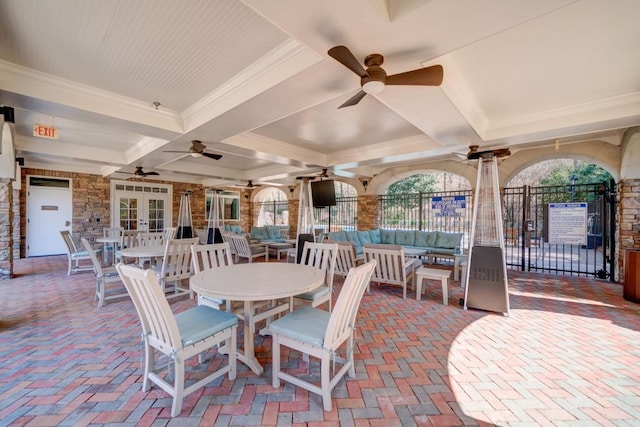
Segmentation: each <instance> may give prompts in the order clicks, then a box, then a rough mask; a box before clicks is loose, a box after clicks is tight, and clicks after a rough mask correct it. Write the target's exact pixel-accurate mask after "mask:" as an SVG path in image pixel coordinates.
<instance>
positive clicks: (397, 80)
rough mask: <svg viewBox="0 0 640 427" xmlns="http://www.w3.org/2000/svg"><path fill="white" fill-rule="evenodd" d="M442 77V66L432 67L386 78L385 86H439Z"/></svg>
mask: <svg viewBox="0 0 640 427" xmlns="http://www.w3.org/2000/svg"><path fill="white" fill-rule="evenodd" d="M443 75H444V72H443V70H442V65H434V66H432V67H427V68H419V69H417V70H413V71H407V72H405V73H398V74H393V75H391V76H387V85H415V86H440V84H441V83H442V77H443Z"/></svg>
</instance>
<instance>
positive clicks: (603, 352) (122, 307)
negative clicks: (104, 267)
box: [0, 256, 640, 426]
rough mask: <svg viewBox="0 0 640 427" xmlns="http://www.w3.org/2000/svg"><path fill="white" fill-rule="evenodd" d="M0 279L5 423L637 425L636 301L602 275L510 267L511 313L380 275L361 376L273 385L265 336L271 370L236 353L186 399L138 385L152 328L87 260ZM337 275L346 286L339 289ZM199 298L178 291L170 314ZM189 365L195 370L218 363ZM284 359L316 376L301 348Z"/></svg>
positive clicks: (639, 316) (56, 262)
mask: <svg viewBox="0 0 640 427" xmlns="http://www.w3.org/2000/svg"><path fill="white" fill-rule="evenodd" d="M15 273H16V276H17V277H16V278H15V279H12V280H8V281H1V282H0V366H1V371H0V425H28V426H48V425H74V426H75V425H154V426H164V425H175V426H190V425H206V426H210V425H217V426H225V425H242V426H251V425H261V426H269V425H271V426H272V425H282V426H289V425H291V426H302V425H308V426H321V425H326V426H335V425H342V426H367V425H371V426H414V425H443V426H444V425H501V426H502V425H504V426H520V425H523V426H525V425H526V426H534V425H558V426H564V425H567V426H569V425H572V426H584V425H612V426H613V425H616V426H618V425H629V426H630V425H636V426H637V425H640V305H639V304H634V303H631V302H628V301H625V300H624V299H622V297H621V294H622V287H621V285H619V284H614V283H610V282H606V281H600V280H594V279H587V278H576V277H567V276H545V275H539V274H527V273H515V272H510V273H509V274H510V279H509V285H510V290H509V294H510V302H511V314H510V316H509V317H507V316H504V315H502V314H496V313H489V312H482V311H477V310H466V311H465V310H462V309H461V307H460V306H459V305H458V300H459V299H460V298H461V297H463V292H462V290H461V289H460V288H459V287H458V284H459V283H458V282H452V284H451V287H450V293H449V304H448V305H446V306H445V305H443V304H442V297H441V290H440V284H439V282H437V283H436V281H428V280H426V281H425V287H426V292H425V294H424V296H423V297H422V301H416V300H415V294H412V293H411V292H409V295H408V297H407V299H406V300H403V299H402V298H401V290H400V288H398V287H396V288H393V287H388V286H377V285H373V286H372V287H371V293H370V294H365V296H364V298H363V301H362V306H361V309H360V312H359V317H358V326H359V327H358V332H357V348H356V359H357V360H356V363H357V366H356V374H357V377H356V378H355V379H347V380H346V381H345V380H343V381H341V382H340V383H339V384H338V385H337V387H336V389H335V390H334V392H333V399H334V405H333V407H334V409H333V411H332V412H330V413H329V412H324V411H323V410H322V402H321V399H320V398H319V396H316V395H314V394H309V393H307V392H306V391H304V390H301V389H299V388H296V387H293V386H292V385H289V384H286V385H284V386H282V387H281V388H280V389H273V388H272V387H271V370H270V368H271V365H270V362H271V359H270V357H271V355H270V353H271V352H270V346H271V340H270V338H269V337H264V338H263V337H257V338H256V352H257V354H258V358H259V360H260V361H261V362H262V363H263V364H264V365H265V368H266V369H265V373H264V374H263V375H261V376H256V375H254V374H253V373H252V372H251V371H249V370H248V369H247V368H246V366H244V365H243V364H241V363H239V364H238V378H237V379H236V380H235V381H233V382H231V381H229V380H228V379H226V378H225V379H220V380H218V381H217V382H215V383H213V384H210V385H209V386H207V387H204V388H202V389H200V390H199V391H197V392H195V393H194V394H192V395H190V396H188V397H187V398H186V399H185V402H184V404H183V409H182V413H181V414H180V416H178V417H176V418H173V419H172V418H171V417H170V406H171V399H170V398H169V396H168V395H167V394H166V393H164V392H163V391H162V390H160V389H159V388H157V387H154V388H152V389H151V391H149V392H146V393H145V392H142V390H141V369H140V362H141V358H140V327H139V324H138V318H137V315H136V313H135V310H134V308H133V305H132V304H131V302H130V301H129V300H127V299H123V300H119V301H113V302H109V303H107V304H106V305H105V306H104V307H103V308H101V309H98V308H97V306H96V304H95V301H94V298H93V292H94V286H95V282H94V280H93V276H92V275H91V273H79V274H74V275H73V276H71V277H67V276H66V258H65V257H60V256H57V257H44V258H34V259H23V260H19V261H18V262H16V266H15ZM339 287H340V285H339V284H338V285H337V286H336V288H337V289H336V291H337V290H338V289H339ZM193 304H195V301H194V300H189V299H188V298H183V299H181V300H178V301H172V302H171V305H172V308H173V309H174V311H180V310H184V309H185V308H187V307H190V306H192V305H193ZM212 356H213V358H212V359H211V360H210V361H209V362H208V363H209V364H208V365H207V364H205V365H204V366H202V367H198V366H195V363H191V364H190V366H189V368H188V372H189V373H188V375H190V376H191V377H192V378H193V377H197V376H198V375H199V372H201V371H202V370H203V369H214V368H215V365H216V364H217V363H219V362H220V361H221V360H222V359H221V358H222V357H224V356H221V355H217V354H215V351H214V352H213V354H212ZM283 364H285V365H286V366H287V368H288V369H291V370H295V371H298V372H303V373H307V372H310V374H311V375H316V374H317V373H318V371H319V367H318V364H317V363H316V362H315V361H314V360H313V359H312V360H311V363H310V365H308V364H307V363H306V362H303V361H302V360H301V357H299V354H297V353H295V352H293V351H292V352H290V353H284V355H283Z"/></svg>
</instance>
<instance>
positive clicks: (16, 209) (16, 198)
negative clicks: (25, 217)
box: [11, 190, 22, 259]
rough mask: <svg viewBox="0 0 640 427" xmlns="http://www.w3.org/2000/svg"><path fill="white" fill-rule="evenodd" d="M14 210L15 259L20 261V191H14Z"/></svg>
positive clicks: (12, 203)
mask: <svg viewBox="0 0 640 427" xmlns="http://www.w3.org/2000/svg"><path fill="white" fill-rule="evenodd" d="M11 205H12V206H11V208H12V210H13V259H20V233H21V230H22V228H21V227H20V218H21V215H20V190H13V200H12V202H11Z"/></svg>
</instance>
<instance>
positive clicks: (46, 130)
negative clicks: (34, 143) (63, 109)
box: [33, 125, 58, 139]
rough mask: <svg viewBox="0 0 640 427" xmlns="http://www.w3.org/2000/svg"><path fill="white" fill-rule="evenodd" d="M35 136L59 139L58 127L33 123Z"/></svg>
mask: <svg viewBox="0 0 640 427" xmlns="http://www.w3.org/2000/svg"><path fill="white" fill-rule="evenodd" d="M33 136H38V137H40V138H48V139H58V129H56V128H54V127H53V126H45V125H33Z"/></svg>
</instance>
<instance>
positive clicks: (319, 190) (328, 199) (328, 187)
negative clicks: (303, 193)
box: [311, 179, 336, 208]
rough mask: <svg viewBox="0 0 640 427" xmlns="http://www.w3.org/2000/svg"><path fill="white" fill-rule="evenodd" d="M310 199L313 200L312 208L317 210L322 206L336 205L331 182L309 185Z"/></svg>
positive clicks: (317, 182)
mask: <svg viewBox="0 0 640 427" xmlns="http://www.w3.org/2000/svg"><path fill="white" fill-rule="evenodd" d="M311 198H312V199H313V207H314V208H319V207H324V206H335V205H336V188H335V186H334V184H333V180H332V179H329V180H326V181H314V182H312V183H311Z"/></svg>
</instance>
